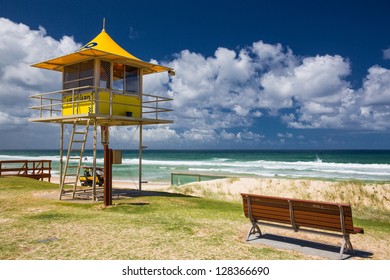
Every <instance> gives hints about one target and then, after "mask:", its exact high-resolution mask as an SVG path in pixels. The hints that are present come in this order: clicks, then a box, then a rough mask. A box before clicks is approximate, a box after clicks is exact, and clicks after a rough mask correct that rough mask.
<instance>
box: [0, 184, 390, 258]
mask: <svg viewBox="0 0 390 280" xmlns="http://www.w3.org/2000/svg"><path fill="white" fill-rule="evenodd" d="M57 192H58V185H56V184H51V183H48V182H42V181H36V180H32V179H27V178H19V177H0V240H1V242H0V259H3V260H5V259H12V260H20V259H34V260H35V259H77V260H83V259H93V260H100V259H104V260H108V259H114V260H121V259H126V260H135V259H138V260H142V259H148V260H161V259H168V260H169V259H183V260H184V259H200V260H208V259H212V260H213V259H221V260H225V259H229V260H230V259H284V260H286V259H307V258H310V257H309V256H305V255H301V254H298V253H294V252H289V251H281V250H276V249H270V248H267V247H263V246H254V245H249V244H246V242H245V241H244V239H245V235H246V233H247V231H248V229H249V227H250V223H249V220H248V219H246V218H245V217H244V214H243V210H242V204H241V203H238V202H227V201H222V200H216V199H208V198H198V197H193V196H186V195H183V194H173V193H159V195H156V196H150V195H145V196H143V195H140V196H136V197H133V198H125V199H114V201H113V203H114V205H113V206H110V207H107V208H105V207H103V206H102V202H85V203H78V202H65V201H59V200H55V199H52V198H48V197H45V195H44V194H45V193H57ZM355 223H356V224H357V226H362V227H364V228H365V230H366V232H367V231H374V232H376V233H378V234H379V235H388V234H389V233H390V223H387V222H381V223H376V222H373V221H367V220H361V219H357V220H356V221H355Z"/></svg>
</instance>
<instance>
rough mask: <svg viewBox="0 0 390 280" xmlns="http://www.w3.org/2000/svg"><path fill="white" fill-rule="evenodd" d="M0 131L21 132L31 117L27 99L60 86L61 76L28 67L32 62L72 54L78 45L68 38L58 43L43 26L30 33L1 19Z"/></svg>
mask: <svg viewBox="0 0 390 280" xmlns="http://www.w3.org/2000/svg"><path fill="white" fill-rule="evenodd" d="M0 26H1V28H0V84H1V87H0V112H1V116H0V119H1V120H0V122H1V126H0V130H2V129H12V128H13V129H20V127H18V126H20V125H23V126H25V125H27V124H28V122H27V118H28V117H29V116H30V115H31V114H32V112H31V111H30V110H29V109H28V107H29V103H30V100H29V98H28V96H30V95H32V94H33V93H37V92H38V91H42V92H43V91H51V90H53V89H58V88H59V87H60V84H59V83H60V80H61V75H59V74H58V73H52V72H49V71H44V70H39V69H36V68H33V67H31V66H30V64H32V63H34V62H39V61H42V60H44V59H46V58H49V57H55V56H59V55H63V54H65V53H68V52H70V51H74V50H75V49H77V48H78V47H79V46H80V45H79V44H77V43H75V42H74V41H73V39H72V38H71V37H68V36H64V37H63V38H62V39H61V40H60V41H57V40H55V39H53V38H51V37H49V36H47V35H46V31H45V29H44V28H43V27H40V28H39V30H31V29H30V28H29V27H28V26H26V25H24V24H21V23H20V24H17V23H14V22H12V21H10V20H8V19H5V18H0Z"/></svg>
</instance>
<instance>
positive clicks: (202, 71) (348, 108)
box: [0, 18, 390, 147]
mask: <svg viewBox="0 0 390 280" xmlns="http://www.w3.org/2000/svg"><path fill="white" fill-rule="evenodd" d="M0 25H1V27H2V28H1V29H0V84H1V87H0V112H1V114H0V130H4V129H8V130H10V129H11V130H12V129H18V128H20V127H21V126H26V125H27V119H28V118H29V117H30V116H31V114H32V112H31V110H29V109H28V106H29V98H28V96H29V95H31V94H33V93H38V92H45V91H50V90H56V89H58V87H59V84H60V82H61V76H60V75H59V74H58V73H53V72H51V71H44V70H40V69H35V68H33V67H30V64H32V63H35V62H39V61H42V60H45V59H47V58H51V57H56V56H60V55H63V54H66V53H70V52H72V51H74V50H76V49H78V48H79V47H80V46H81V45H80V44H78V43H76V42H75V41H74V39H73V38H72V37H70V36H63V37H62V38H61V39H60V40H56V39H54V38H52V37H50V36H48V35H47V34H46V30H45V29H44V28H43V27H39V28H38V30H33V29H31V28H30V27H28V26H26V25H24V24H18V23H14V22H12V21H10V20H8V19H5V18H0ZM383 57H384V58H385V59H390V49H387V50H384V51H383ZM151 62H153V63H161V64H163V65H168V66H170V67H172V68H174V69H175V71H176V76H174V77H168V75H166V73H163V74H155V75H147V76H146V77H145V80H144V90H145V92H146V93H151V94H154V95H162V96H167V97H171V98H173V99H174V100H173V101H172V102H171V105H170V106H171V108H172V109H173V110H174V112H173V114H171V115H170V117H172V118H173V120H174V124H172V125H169V126H164V127H156V128H155V127H152V128H150V127H145V128H144V138H145V141H147V142H149V143H161V142H169V143H170V144H171V145H172V147H175V145H178V144H180V145H182V144H183V145H185V144H186V143H195V142H196V143H199V144H202V143H206V144H207V143H217V142H232V141H235V142H245V143H260V142H263V141H264V138H266V137H267V136H266V135H263V134H262V133H261V125H260V126H259V123H261V121H262V120H264V119H265V118H267V117H272V118H274V119H279V120H280V122H281V123H283V124H284V125H285V126H286V127H289V128H294V129H314V128H331V129H339V128H353V129H366V130H386V129H389V128H390V113H388V112H390V110H389V109H390V91H389V89H390V70H389V69H386V68H383V67H381V66H378V65H375V66H372V67H371V68H369V69H368V74H367V76H366V77H365V78H364V80H363V84H362V87H361V88H352V86H351V84H350V83H349V81H348V77H349V75H350V74H351V67H350V62H349V61H348V60H347V59H345V58H343V57H342V56H340V55H337V54H336V55H330V54H325V55H316V56H310V57H302V56H297V55H295V54H294V53H293V50H291V49H290V48H287V47H284V46H283V45H282V44H268V43H266V42H263V41H257V42H254V43H253V44H252V45H250V46H246V47H243V48H240V49H234V50H231V49H227V48H224V47H219V48H217V49H216V50H215V52H214V54H213V55H211V56H208V57H206V56H204V55H203V54H200V53H195V52H192V51H190V50H182V51H181V52H179V53H177V54H174V56H173V58H172V59H171V60H168V61H160V62H158V61H155V60H152V61H151ZM258 126H259V127H258ZM135 129H136V128H134V127H132V128H113V129H112V135H113V136H115V138H117V139H118V141H122V142H124V143H126V142H127V141H129V139H130V138H131V137H132V136H131V135H132V134H134V133H136V132H135ZM129 135H130V136H129ZM277 137H278V138H279V139H289V138H293V135H292V134H289V133H285V134H281V133H279V134H278V135H277ZM135 138H136V137H135ZM135 138H134V139H135Z"/></svg>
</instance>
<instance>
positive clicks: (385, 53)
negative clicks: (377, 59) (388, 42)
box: [383, 48, 390, 59]
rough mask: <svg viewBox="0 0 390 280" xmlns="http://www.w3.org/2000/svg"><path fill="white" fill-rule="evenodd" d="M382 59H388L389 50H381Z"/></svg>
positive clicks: (389, 57) (389, 56) (389, 55)
mask: <svg viewBox="0 0 390 280" xmlns="http://www.w3.org/2000/svg"><path fill="white" fill-rule="evenodd" d="M383 58H384V59H390V48H388V49H385V50H383Z"/></svg>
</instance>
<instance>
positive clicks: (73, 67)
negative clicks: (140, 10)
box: [29, 23, 175, 199]
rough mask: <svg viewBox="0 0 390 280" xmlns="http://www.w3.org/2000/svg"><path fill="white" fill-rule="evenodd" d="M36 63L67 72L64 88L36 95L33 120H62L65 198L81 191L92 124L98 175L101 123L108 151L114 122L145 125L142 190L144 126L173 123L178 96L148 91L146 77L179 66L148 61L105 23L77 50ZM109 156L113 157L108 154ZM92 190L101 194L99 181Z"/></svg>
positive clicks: (140, 165)
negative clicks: (171, 106) (168, 105)
mask: <svg viewBox="0 0 390 280" xmlns="http://www.w3.org/2000/svg"><path fill="white" fill-rule="evenodd" d="M32 66H34V67H38V68H43V69H48V70H54V71H59V72H62V89H61V90H58V91H53V92H47V93H40V94H35V95H33V96H30V98H33V99H36V100H38V105H35V106H32V107H30V108H31V109H34V110H38V112H39V114H37V115H36V117H34V118H32V119H30V120H29V121H31V122H46V123H58V124H60V125H61V131H60V176H61V177H60V199H61V198H62V196H63V195H65V194H67V193H71V194H72V196H73V197H74V196H75V193H76V189H77V188H78V186H77V182H78V180H79V173H80V169H81V168H82V162H83V153H84V150H85V144H86V141H87V136H88V130H89V127H90V126H92V127H93V129H94V130H93V135H94V137H93V155H94V156H93V174H96V149H97V128H98V127H99V126H100V127H101V135H102V137H101V139H102V144H103V145H104V147H105V151H106V148H108V143H109V127H110V126H129V125H138V126H139V131H140V134H139V138H140V139H139V189H141V185H142V178H141V177H142V175H141V174H142V172H141V170H142V169H141V168H142V148H143V146H142V126H143V125H156V124H167V123H172V120H169V119H165V116H166V113H167V112H170V111H171V110H170V109H167V108H164V107H163V106H164V104H162V103H166V102H169V101H172V99H170V98H166V97H162V96H156V95H151V94H146V93H144V92H143V90H142V87H143V81H142V79H143V76H144V75H148V74H153V73H159V72H164V71H166V72H168V73H169V74H170V75H174V73H175V72H174V70H173V69H171V68H169V67H165V66H161V65H156V64H152V63H149V62H145V61H142V60H140V59H139V58H137V57H135V56H133V55H132V54H130V53H128V52H127V51H126V50H124V49H123V48H121V47H120V46H119V45H118V44H117V43H116V42H115V41H114V40H113V39H112V38H111V37H110V36H109V35H108V34H107V32H106V31H105V27H104V23H103V30H102V31H101V32H100V34H99V35H97V36H96V37H95V38H94V39H93V40H91V41H90V42H89V43H88V44H86V45H85V46H83V47H82V48H80V49H79V50H77V51H76V52H74V53H71V54H68V55H65V56H61V57H57V58H53V59H49V60H47V61H43V62H40V63H36V64H34V65H32ZM65 124H72V125H73V129H72V133H71V136H70V140H69V146H68V150H67V157H66V161H65V162H63V160H62V159H63V150H64V125H65ZM75 151H76V152H77V156H76V157H75V156H74V152H75ZM109 160H110V161H111V159H109ZM105 161H108V160H107V158H106V153H105ZM75 162H77V164H75ZM106 172H108V170H107V171H106ZM109 176H111V175H109ZM107 184H108V182H105V185H107ZM70 187H71V189H69V188H70ZM92 192H93V198H94V199H97V196H96V182H95V180H93V186H92Z"/></svg>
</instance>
